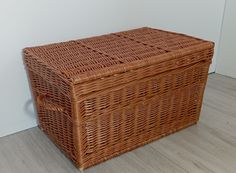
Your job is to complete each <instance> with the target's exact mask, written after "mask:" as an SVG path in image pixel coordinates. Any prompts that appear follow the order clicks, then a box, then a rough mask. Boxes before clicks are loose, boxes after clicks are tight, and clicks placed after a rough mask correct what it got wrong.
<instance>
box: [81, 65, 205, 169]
mask: <svg viewBox="0 0 236 173" xmlns="http://www.w3.org/2000/svg"><path fill="white" fill-rule="evenodd" d="M208 69H209V62H200V63H197V64H195V65H193V66H190V67H185V68H182V69H177V70H174V71H171V72H167V73H162V74H159V75H156V76H152V77H148V78H145V79H143V80H138V81H135V82H131V83H128V84H126V85H123V86H119V87H117V88H110V89H109V90H105V91H102V92H97V93H92V94H90V95H87V96H86V97H85V98H83V99H82V100H81V102H79V103H78V106H79V110H80V118H81V122H79V123H78V124H77V125H78V126H80V127H81V129H82V131H81V132H80V133H81V136H82V137H81V138H82V140H83V141H82V144H83V146H82V151H81V153H82V158H83V163H82V165H83V167H88V166H91V165H94V164H97V163H99V162H101V161H103V160H106V159H108V158H111V157H113V156H115V155H119V154H121V153H123V152H125V151H129V150H131V149H134V148H136V147H138V146H140V145H143V144H145V143H147V142H150V141H152V140H154V139H157V138H160V137H162V136H166V135H167V134H170V133H172V132H175V131H177V130H179V129H182V128H184V127H187V126H189V125H191V124H194V123H196V122H197V121H198V118H199V114H200V110H201V101H202V96H203V92H204V87H205V83H206V79H207V74H208Z"/></svg>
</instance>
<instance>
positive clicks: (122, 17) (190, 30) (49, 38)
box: [0, 0, 224, 136]
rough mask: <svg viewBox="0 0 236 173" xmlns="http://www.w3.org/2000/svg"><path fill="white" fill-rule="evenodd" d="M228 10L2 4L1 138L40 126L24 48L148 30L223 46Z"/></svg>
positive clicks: (14, 0)
mask: <svg viewBox="0 0 236 173" xmlns="http://www.w3.org/2000/svg"><path fill="white" fill-rule="evenodd" d="M223 6H224V0H197V1H196V0H178V1H173V0H145V1H143V0H86V1H85V0H70V1H67V0H50V1H48V0H38V1H32V0H20V1H19V0H1V1H0V136H4V135H8V134H12V133H14V132H17V131H21V130H24V129H27V128H30V127H33V126H36V125H37V122H36V116H35V111H34V108H33V106H32V99H31V94H30V90H29V86H28V81H27V77H26V73H25V70H24V65H23V62H22V49H23V48H24V47H26V46H34V45H39V44H46V43H52V42H60V41H66V40H70V39H78V38H82V37H88V36H94V35H99V34H104V33H108V32H116V31H120V30H126V29H131V28H136V27H142V26H151V27H157V28H161V29H167V30H172V31H177V32H184V33H187V34H191V35H194V36H197V37H201V38H204V39H208V40H212V41H215V42H216V43H218V40H219V33H220V28H221V19H222V14H223V9H224V8H223ZM214 69H215V61H214V62H213V65H212V67H211V71H214Z"/></svg>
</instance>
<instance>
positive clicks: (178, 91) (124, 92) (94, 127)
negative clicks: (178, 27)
mask: <svg viewBox="0 0 236 173" xmlns="http://www.w3.org/2000/svg"><path fill="white" fill-rule="evenodd" d="M213 50H214V44H213V43H212V42H208V41H204V40H201V39H197V38H193V37H190V36H186V35H183V34H177V33H172V32H166V31H162V30H157V29H152V28H139V29H134V30H129V31H124V32H118V33H113V34H108V35H103V36H98V37H93V38H88V39H81V40H73V41H68V42H63V43H57V44H50V45H45V46H38V47H33V48H26V49H24V54H25V64H26V66H27V70H28V74H29V77H30V81H31V86H32V92H33V95H34V97H35V100H36V106H37V111H38V117H39V126H40V128H41V129H42V130H43V131H44V132H45V133H46V134H47V135H48V136H49V137H50V138H51V139H52V140H53V141H54V142H55V144H57V146H58V147H59V148H60V149H61V150H63V151H64V152H65V154H66V155H67V156H68V157H69V158H70V159H71V160H73V161H74V163H75V164H76V165H77V166H79V167H80V168H82V169H83V168H88V167H90V166H92V165H95V164H98V163H100V162H102V161H105V160H107V159H110V158H112V157H114V156H117V155H120V154H122V153H124V152H127V151H130V150H132V149H135V148H137V147H139V146H141V145H144V144H146V143H149V142H151V141H153V140H156V139H159V138H161V137H163V136H166V135H168V134H171V133H173V132H175V131H178V130H180V129H183V128H186V127H188V126H190V125H192V124H195V123H196V122H197V121H198V119H199V114H200V110H201V104H202V97H203V93H204V88H205V85H206V81H207V74H208V69H209V65H210V63H211V59H212V56H213Z"/></svg>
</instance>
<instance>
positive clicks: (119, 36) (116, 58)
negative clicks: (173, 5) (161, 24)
mask: <svg viewBox="0 0 236 173" xmlns="http://www.w3.org/2000/svg"><path fill="white" fill-rule="evenodd" d="M212 46H213V43H212V42H208V41H205V40H202V39H198V38H194V37H191V36H187V35H184V34H179V33H173V32H168V31H163V30H158V29H153V28H148V27H144V28H139V29H133V30H128V31H123V32H117V33H111V34H107V35H102V36H96V37H91V38H86V39H80V40H72V41H68V42H62V43H54V44H49V45H44V46H37V47H31V48H25V49H24V53H25V54H28V55H30V56H31V58H35V59H36V60H37V61H38V62H40V63H43V64H44V65H45V66H48V67H50V69H53V70H54V72H56V73H57V74H58V75H59V76H61V77H63V78H64V79H67V80H68V81H70V82H73V83H80V82H84V81H88V80H91V79H97V78H103V77H105V76H109V75H114V74H117V73H122V72H125V71H128V70H131V69H136V68H140V67H142V66H146V65H150V64H152V63H156V62H160V61H165V60H168V59H170V58H175V57H178V56H181V55H184V54H186V53H191V51H192V52H194V51H196V50H197V49H204V48H205V49H207V48H209V47H212Z"/></svg>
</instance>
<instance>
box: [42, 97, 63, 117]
mask: <svg viewBox="0 0 236 173" xmlns="http://www.w3.org/2000/svg"><path fill="white" fill-rule="evenodd" d="M48 98H49V96H48V95H47V94H41V95H39V96H37V103H38V105H39V106H42V107H44V108H45V109H47V110H51V111H57V112H65V113H66V110H65V108H64V107H63V106H60V105H57V104H54V103H49V102H47V99H48Z"/></svg>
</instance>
